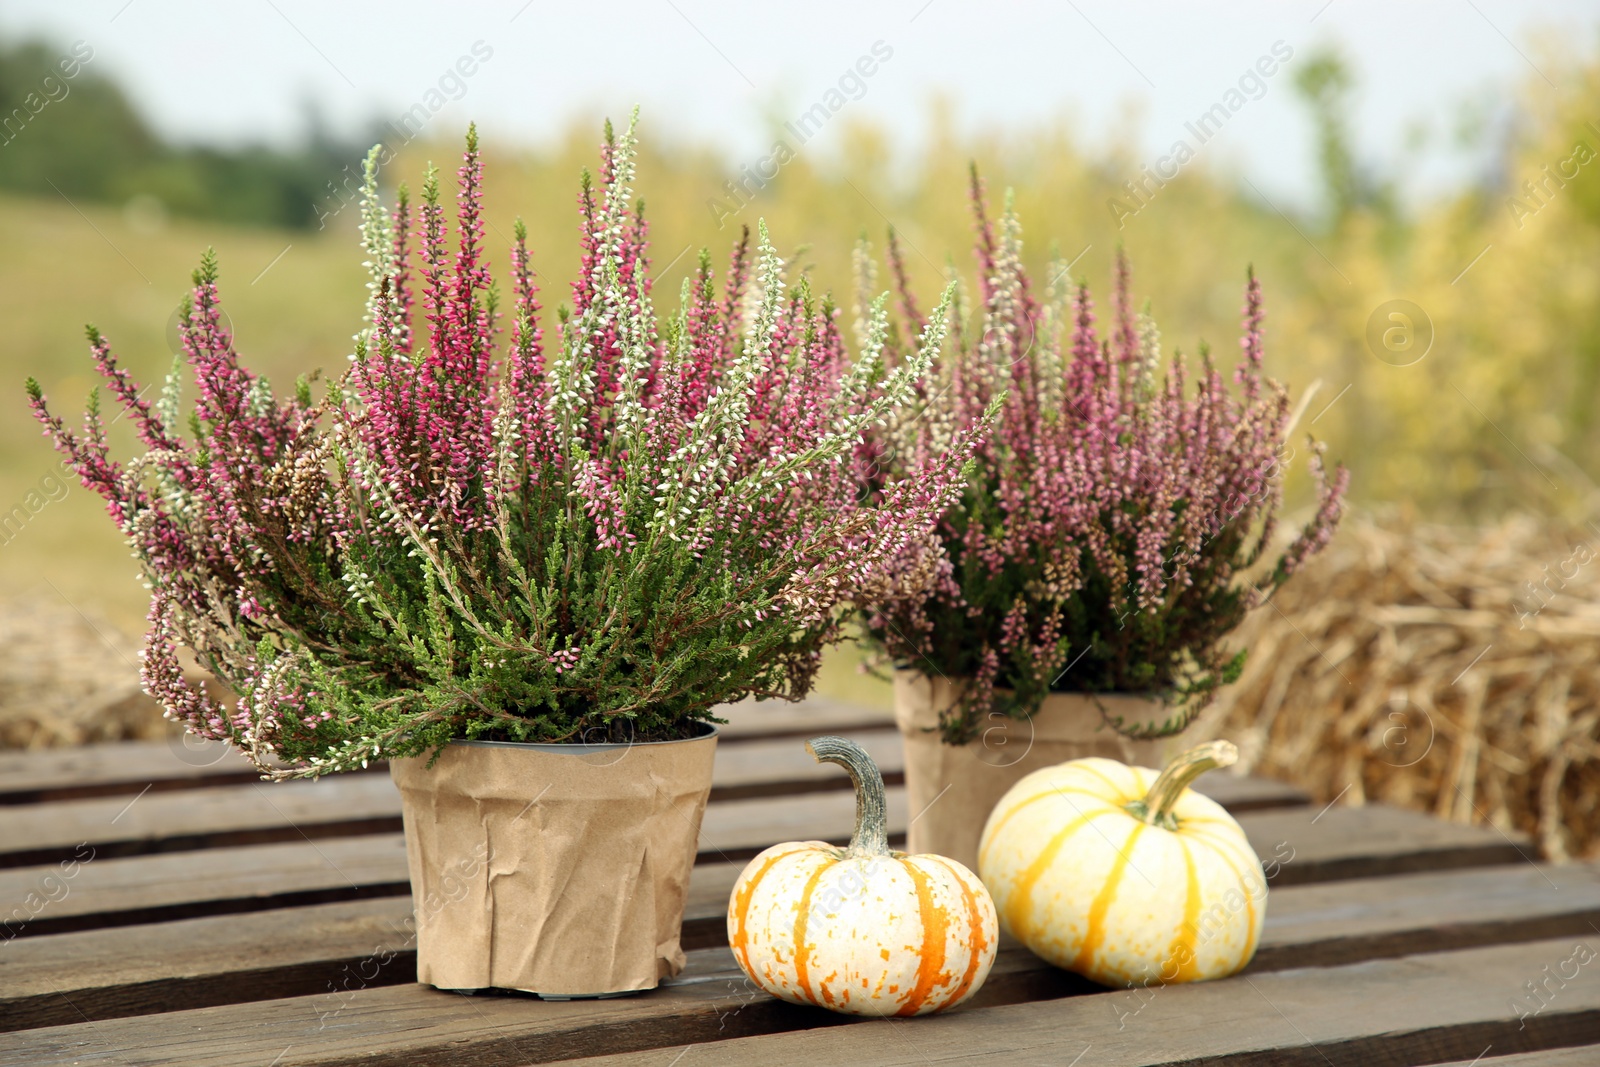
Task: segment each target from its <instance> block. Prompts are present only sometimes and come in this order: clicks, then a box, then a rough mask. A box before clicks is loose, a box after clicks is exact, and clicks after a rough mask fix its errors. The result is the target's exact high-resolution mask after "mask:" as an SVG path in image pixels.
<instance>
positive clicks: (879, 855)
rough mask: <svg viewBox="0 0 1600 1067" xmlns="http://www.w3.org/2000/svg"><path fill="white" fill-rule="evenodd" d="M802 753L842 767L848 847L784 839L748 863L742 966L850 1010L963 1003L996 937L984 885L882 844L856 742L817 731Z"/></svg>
mask: <svg viewBox="0 0 1600 1067" xmlns="http://www.w3.org/2000/svg"><path fill="white" fill-rule="evenodd" d="M806 749H807V750H808V751H809V752H810V753H811V754H812V756H814V757H815V758H816V759H818V760H820V761H824V762H829V763H838V764H840V765H842V766H843V767H844V768H845V769H846V770H848V771H849V772H850V777H851V779H852V780H853V781H854V782H855V787H856V829H855V834H854V836H853V837H852V838H851V840H850V844H849V846H848V847H846V848H836V847H835V846H833V845H829V844H827V843H825V842H822V841H791V842H787V843H785V844H781V845H774V846H772V847H771V848H769V849H767V850H766V851H765V852H762V853H761V854H760V855H759V856H757V857H756V858H755V859H753V860H751V861H750V865H749V866H748V867H746V868H745V869H744V873H742V874H741V875H740V876H739V880H738V882H737V883H735V884H734V887H733V895H732V897H731V898H730V899H729V901H728V944H729V945H730V946H731V947H732V948H733V954H734V958H735V959H737V960H738V961H739V966H740V967H741V968H743V969H744V973H745V974H747V975H749V976H750V980H751V981H752V982H754V983H755V984H756V985H757V986H758V987H760V988H761V989H763V990H765V991H766V992H768V993H771V994H772V995H773V996H775V997H779V998H781V999H783V1000H787V1001H789V1002H790V1003H791V1004H814V1005H816V1006H818V1007H822V1008H828V1009H830V1010H832V1011H837V1012H843V1013H845V1014H848V1015H926V1014H928V1013H930V1012H936V1011H943V1010H945V1009H946V1008H953V1007H955V1006H956V1005H957V1004H960V1003H961V1002H962V1001H964V1000H967V999H968V998H970V997H971V996H972V995H973V994H974V993H976V992H977V991H978V989H979V987H981V986H982V985H983V980H984V979H985V978H986V977H988V974H989V968H990V967H992V966H993V965H994V957H995V949H996V942H997V941H998V939H999V934H1000V930H999V924H998V920H997V918H996V916H995V910H994V902H993V901H992V900H990V898H989V894H988V892H987V891H986V890H985V889H984V888H983V884H982V883H981V882H979V881H978V879H977V876H976V875H974V874H973V873H972V872H971V871H969V870H968V869H967V868H966V867H963V866H962V865H961V864H959V863H957V862H955V861H954V860H948V859H945V858H943V857H941V856H907V855H906V854H905V853H903V852H891V851H890V850H889V845H888V832H887V827H886V822H885V814H884V797H883V776H882V775H881V774H879V772H878V768H877V765H876V764H874V763H873V762H872V757H870V756H868V755H867V754H866V752H865V751H863V750H862V749H861V747H860V746H859V745H857V744H856V743H855V742H853V741H849V740H846V739H845V738H842V737H818V738H814V739H813V740H811V741H809V742H807V743H806Z"/></svg>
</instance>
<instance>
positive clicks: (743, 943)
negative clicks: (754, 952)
mask: <svg viewBox="0 0 1600 1067" xmlns="http://www.w3.org/2000/svg"><path fill="white" fill-rule="evenodd" d="M789 855H793V853H790V852H779V853H777V854H776V855H773V856H768V857H767V859H766V862H765V863H763V864H762V865H761V866H760V867H759V868H757V870H756V872H755V873H754V874H752V875H751V876H750V877H749V878H748V879H747V880H746V881H745V883H744V885H742V886H740V887H738V888H736V889H735V890H734V891H733V913H734V915H735V916H736V917H737V919H738V928H737V930H735V931H733V932H731V933H730V934H729V936H728V945H729V947H731V948H732V949H733V951H734V952H736V953H738V954H739V961H740V963H741V964H742V965H743V967H744V970H745V973H746V974H749V973H750V934H749V931H748V930H747V929H746V920H747V918H748V916H749V912H750V902H751V900H753V899H754V898H755V895H756V885H757V884H758V883H759V882H760V881H761V879H763V878H765V877H766V876H767V872H769V871H771V870H772V868H773V866H774V865H775V864H776V863H777V862H778V861H779V860H781V859H783V857H785V856H789Z"/></svg>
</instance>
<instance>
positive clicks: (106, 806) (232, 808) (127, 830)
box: [0, 774, 400, 867]
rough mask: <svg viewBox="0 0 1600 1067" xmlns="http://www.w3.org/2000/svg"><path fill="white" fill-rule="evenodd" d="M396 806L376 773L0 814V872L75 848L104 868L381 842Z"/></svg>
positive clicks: (396, 824) (394, 824)
mask: <svg viewBox="0 0 1600 1067" xmlns="http://www.w3.org/2000/svg"><path fill="white" fill-rule="evenodd" d="M399 804H400V798H399V793H398V792H397V791H396V789H395V787H394V783H393V782H391V781H390V780H389V778H388V776H386V775H376V774H354V775H344V776H342V777H338V778H325V779H322V780H320V781H315V782H310V781H307V782H283V783H279V784H271V785H269V784H266V783H263V782H254V783H251V784H249V785H239V786H212V787H209V788H205V789H186V790H183V791H181V792H165V793H155V792H151V793H147V794H144V795H142V796H140V795H136V796H134V797H131V798H129V797H105V798H100V799H94V800H64V801H59V802H55V803H49V804H35V805H29V806H28V807H25V808H20V809H12V810H10V811H8V812H7V813H6V820H5V830H4V833H3V835H0V867H20V866H29V865H36V864H45V863H56V862H60V861H62V860H65V859H67V858H69V857H71V856H72V855H73V854H74V853H75V852H77V851H78V850H79V847H80V845H81V844H83V843H87V844H88V845H89V846H91V847H92V848H93V849H94V854H95V857H96V859H110V858H113V857H116V856H134V855H141V854H145V853H150V852H176V851H184V850H189V849H197V848H216V847H218V846H221V845H242V844H265V843H267V842H272V841H297V840H303V839H307V838H322V837H340V836H349V835H353V834H370V833H391V832H393V831H395V830H398V829H399V828H400V821H399Z"/></svg>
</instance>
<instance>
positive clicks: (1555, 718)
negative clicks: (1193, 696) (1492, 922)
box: [1192, 515, 1600, 861]
mask: <svg viewBox="0 0 1600 1067" xmlns="http://www.w3.org/2000/svg"><path fill="white" fill-rule="evenodd" d="M1597 572H1600V526H1596V525H1590V526H1582V527H1578V526H1569V525H1566V524H1560V523H1554V522H1549V521H1540V520H1535V519H1534V518H1532V517H1529V516H1514V517H1511V518H1508V519H1505V520H1503V521H1501V522H1499V523H1498V524H1496V525H1494V526H1490V527H1484V528H1460V527H1448V526H1439V525H1428V524H1421V523H1416V522H1411V521H1407V520H1403V519H1400V518H1397V517H1395V516H1392V515H1391V516H1384V517H1374V516H1352V517H1351V518H1350V519H1348V520H1347V521H1346V523H1345V525H1344V528H1343V529H1341V531H1340V532H1339V534H1338V536H1337V537H1336V538H1335V540H1334V542H1333V544H1332V545H1331V546H1330V547H1329V549H1328V551H1326V552H1325V553H1324V554H1323V555H1322V556H1320V557H1318V558H1317V559H1316V560H1314V561H1313V563H1312V564H1311V565H1310V566H1309V567H1308V568H1307V569H1306V570H1305V572H1304V573H1302V574H1300V575H1298V576H1297V577H1296V578H1295V579H1294V580H1293V581H1291V582H1290V583H1289V584H1288V585H1286V586H1285V587H1283V588H1282V589H1281V590H1280V591H1279V594H1278V595H1277V596H1276V597H1275V598H1274V599H1273V600H1272V601H1270V602H1269V603H1268V604H1267V605H1266V606H1264V607H1262V608H1261V609H1259V610H1257V611H1256V612H1254V613H1253V614H1252V615H1251V617H1250V618H1249V619H1248V620H1247V621H1246V623H1245V624H1244V626H1242V627H1241V629H1240V630H1239V632H1238V633H1237V634H1236V636H1235V639H1234V644H1235V645H1236V646H1237V647H1247V648H1249V649H1250V655H1249V659H1248V661H1247V664H1246V667H1245V671H1244V674H1243V675H1242V677H1241V678H1240V679H1239V681H1238V683H1237V684H1236V685H1234V686H1232V687H1230V688H1229V689H1227V690H1226V691H1224V693H1223V694H1221V696H1220V697H1219V699H1218V700H1217V702H1216V703H1215V704H1214V705H1213V706H1212V707H1211V708H1209V709H1208V710H1207V711H1206V712H1205V713H1204V714H1203V716H1202V717H1201V719H1200V721H1199V722H1197V723H1196V725H1195V726H1194V727H1193V728H1192V732H1193V735H1194V736H1196V737H1197V738H1198V739H1200V740H1204V739H1206V738H1209V737H1215V736H1224V737H1229V738H1231V739H1233V740H1234V741H1235V742H1236V743H1238V745H1239V747H1240V750H1241V756H1242V758H1241V761H1240V762H1241V764H1242V765H1243V768H1244V769H1245V770H1247V771H1250V772H1253V773H1259V774H1265V775H1269V776H1272V777H1277V778H1283V779H1287V780H1290V781H1293V782H1295V783H1297V784H1299V785H1301V786H1303V787H1304V788H1306V789H1308V790H1309V791H1310V792H1312V793H1313V794H1314V795H1316V796H1318V797H1319V798H1320V799H1321V800H1322V801H1323V802H1328V801H1333V800H1335V799H1337V800H1338V801H1339V802H1340V803H1346V804H1363V803H1366V802H1367V801H1369V800H1371V801H1380V802H1383V803H1388V804H1396V805H1399V806H1402V807H1408V808H1413V809H1416V810H1419V811H1425V812H1428V813H1430V814H1434V815H1438V816H1440V817H1442V818H1446V819H1450V820H1452V821H1456V822H1463V823H1481V824H1487V825H1491V826H1496V827H1499V828H1500V829H1502V830H1507V831H1509V830H1512V829H1517V830H1522V831H1524V832H1526V833H1528V834H1530V835H1531V836H1532V837H1533V838H1534V840H1535V841H1537V842H1538V845H1539V848H1540V850H1541V851H1542V852H1543V853H1544V855H1545V856H1547V857H1548V858H1550V859H1552V860H1556V861H1563V860H1568V859H1572V858H1574V857H1581V858H1584V859H1592V858H1596V857H1600V810H1597V806H1596V805H1595V803H1594V797H1595V796H1596V793H1597V790H1600V603H1597V602H1596V600H1595V597H1594V591H1595V589H1596V588H1597V587H1600V583H1596V582H1595V580H1594V579H1595V576H1596V573H1597Z"/></svg>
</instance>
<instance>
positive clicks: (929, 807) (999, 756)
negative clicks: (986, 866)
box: [894, 670, 1174, 871]
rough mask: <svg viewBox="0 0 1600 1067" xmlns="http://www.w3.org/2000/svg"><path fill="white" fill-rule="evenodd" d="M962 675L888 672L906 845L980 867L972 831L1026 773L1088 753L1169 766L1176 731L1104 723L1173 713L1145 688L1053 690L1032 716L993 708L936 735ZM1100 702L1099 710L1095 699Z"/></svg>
mask: <svg viewBox="0 0 1600 1067" xmlns="http://www.w3.org/2000/svg"><path fill="white" fill-rule="evenodd" d="M968 684H970V683H969V682H968V680H967V679H964V678H962V679H951V678H930V677H928V676H927V675H924V674H921V673H919V672H917V671H908V670H897V671H895V672H894V719H895V725H896V726H898V727H899V728H900V736H901V738H902V739H903V741H904V743H905V754H906V806H907V810H908V811H910V813H911V815H912V816H913V821H912V823H911V826H910V829H909V830H908V831H907V834H906V851H907V852H910V853H912V854H916V853H925V852H931V853H933V854H934V855H938V856H947V857H949V858H950V859H953V860H957V861H959V862H960V863H963V864H965V865H966V866H967V868H968V869H969V870H972V871H976V870H977V869H978V839H979V838H980V837H982V836H983V826H984V823H986V822H987V821H988V819H989V812H990V811H992V810H993V809H994V806H995V805H996V804H998V803H999V802H1000V798H1001V797H1003V796H1004V795H1005V793H1006V790H1008V789H1010V788H1011V787H1012V786H1013V785H1015V784H1016V783H1017V782H1018V781H1019V780H1020V779H1021V778H1022V777H1023V776H1024V775H1027V774H1030V773H1032V772H1033V771H1036V770H1039V769H1040V768H1043V767H1053V766H1055V765H1056V764H1058V763H1065V762H1067V761H1068V760H1075V759H1082V758H1083V757H1085V756H1106V757H1109V758H1110V759H1115V760H1121V761H1122V762H1123V763H1128V764H1133V765H1136V766H1143V767H1161V766H1164V765H1165V762H1166V761H1165V759H1164V754H1165V753H1166V752H1167V750H1168V749H1169V748H1170V747H1172V745H1173V743H1174V742H1173V740H1172V739H1170V738H1162V739H1159V740H1154V741H1132V740H1129V739H1128V738H1126V737H1123V736H1122V735H1120V734H1118V733H1117V732H1116V731H1115V730H1113V729H1112V728H1111V727H1110V726H1108V725H1107V724H1106V721H1105V717H1106V715H1107V714H1109V715H1111V716H1112V717H1120V718H1121V719H1122V721H1123V724H1124V726H1125V727H1132V726H1154V725H1159V724H1161V723H1164V722H1166V721H1167V719H1168V718H1169V717H1170V716H1171V714H1172V712H1171V710H1170V709H1168V708H1166V707H1165V706H1164V705H1163V704H1162V703H1161V702H1160V701H1159V700H1157V699H1155V698H1151V697H1139V696H1129V695H1124V694H1096V695H1093V696H1090V695H1087V694H1080V693H1051V694H1050V695H1049V696H1048V697H1046V698H1045V701H1044V704H1043V705H1042V706H1041V707H1040V708H1039V711H1038V712H1037V713H1036V714H1035V715H1034V716H1033V717H1032V718H1031V719H1012V718H1010V717H1008V716H1005V715H1001V714H999V713H998V712H996V713H994V714H992V715H991V716H990V717H989V719H988V720H987V721H986V722H983V723H980V724H979V726H978V732H977V735H976V736H975V737H974V738H973V739H972V740H971V741H969V742H967V743H966V744H964V745H947V744H945V743H944V741H943V740H941V739H940V734H939V713H940V712H941V711H943V710H945V709H947V708H950V707H952V706H953V705H954V704H955V703H956V702H957V701H958V700H960V698H961V696H962V694H963V692H964V691H965V689H964V687H965V686H966V685H968ZM1102 707H1103V708H1105V713H1104V714H1103V713H1102V711H1101V708H1102Z"/></svg>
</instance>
